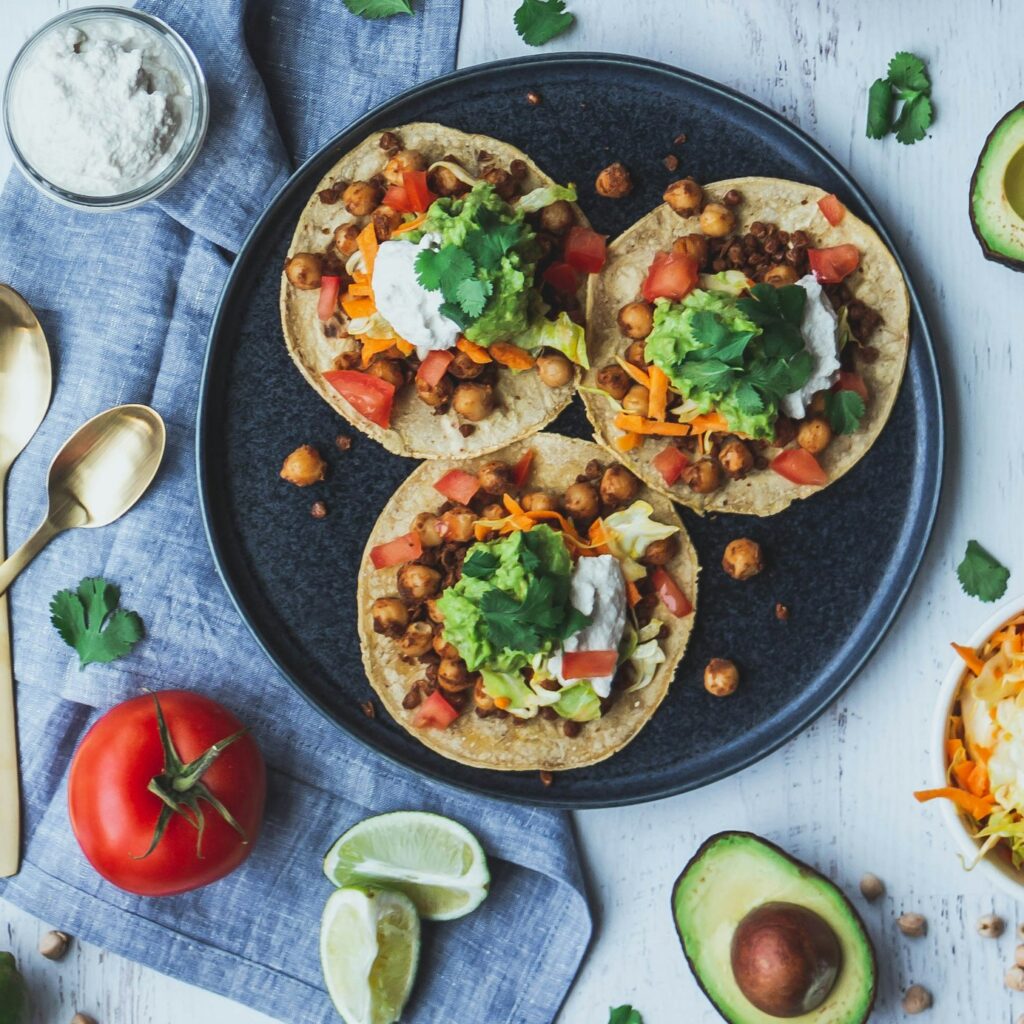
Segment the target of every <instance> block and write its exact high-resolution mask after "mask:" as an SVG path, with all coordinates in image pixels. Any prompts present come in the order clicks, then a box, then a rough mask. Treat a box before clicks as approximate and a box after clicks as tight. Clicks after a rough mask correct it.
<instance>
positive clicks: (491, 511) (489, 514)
mask: <svg viewBox="0 0 1024 1024" xmlns="http://www.w3.org/2000/svg"><path fill="white" fill-rule="evenodd" d="M505 515H506V512H505V506H504V505H502V504H500V503H498V502H497V501H493V502H491V504H490V505H484V508H483V511H482V512H481V513H480V518H481V519H492V520H493V519H504V518H505Z"/></svg>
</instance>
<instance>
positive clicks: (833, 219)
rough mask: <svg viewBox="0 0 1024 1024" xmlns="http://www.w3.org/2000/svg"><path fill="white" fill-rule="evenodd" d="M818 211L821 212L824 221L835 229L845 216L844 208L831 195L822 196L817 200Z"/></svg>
mask: <svg viewBox="0 0 1024 1024" xmlns="http://www.w3.org/2000/svg"><path fill="white" fill-rule="evenodd" d="M818 209H819V210H821V212H822V215H823V216H824V218H825V220H827V221H828V222H829V224H831V225H832V227H835V226H836V225H837V224H839V223H840V222H841V221H842V219H843V218H844V217H845V216H846V207H845V206H843V204H842V203H841V202H839V200H838V199H837V198H836V196H835V195H834V194H833V195H827V196H822V197H821V199H819V200H818Z"/></svg>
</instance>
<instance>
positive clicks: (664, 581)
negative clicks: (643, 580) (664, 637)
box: [651, 569, 693, 619]
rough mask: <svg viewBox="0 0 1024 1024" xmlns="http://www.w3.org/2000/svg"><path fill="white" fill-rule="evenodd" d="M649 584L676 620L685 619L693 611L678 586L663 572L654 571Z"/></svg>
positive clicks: (660, 570)
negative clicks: (652, 585) (651, 584)
mask: <svg viewBox="0 0 1024 1024" xmlns="http://www.w3.org/2000/svg"><path fill="white" fill-rule="evenodd" d="M651 582H652V583H653V584H654V589H655V590H656V591H657V592H658V597H659V598H660V599H661V603H662V604H663V605H664V606H665V607H666V608H667V609H668V610H669V611H670V612H671V613H672V614H673V615H674V616H675V617H676V618H677V619H682V618H685V617H686V616H687V615H689V614H690V612H692V611H693V605H692V604H691V603H690V599H689V598H688V597H687V596H686V595H685V594H684V593H683V592H682V591H681V590H680V589H679V584H678V583H676V581H675V580H674V579H672V577H671V576H669V574H668V573H667V572H666V571H665V570H664V569H655V570H654V572H653V573H651Z"/></svg>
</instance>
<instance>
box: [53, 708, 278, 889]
mask: <svg viewBox="0 0 1024 1024" xmlns="http://www.w3.org/2000/svg"><path fill="white" fill-rule="evenodd" d="M159 700H160V710H161V711H162V713H163V717H164V720H165V722H166V723H167V733H166V741H167V742H168V743H169V744H170V745H171V746H172V747H173V750H174V751H176V752H177V754H178V756H179V757H180V758H181V760H182V761H184V762H185V764H186V765H187V764H188V763H189V762H190V761H194V760H195V759H196V758H198V757H201V756H202V755H203V754H205V753H206V752H207V751H208V750H209V749H210V748H211V747H212V746H213V745H214V744H215V743H220V742H222V741H223V740H226V739H229V738H230V737H233V736H235V735H236V734H237V733H238V732H240V731H241V730H242V728H243V726H242V724H241V723H240V722H239V721H238V719H237V718H235V716H234V715H233V714H232V713H231V712H230V711H228V709H227V708H225V707H222V706H221V705H220V704H218V703H216V702H215V701H212V700H210V699H209V698H208V697H203V696H201V695H200V694H198V693H189V692H187V691H185V690H164V691H163V692H161V693H160V694H159ZM171 763H172V761H171V759H169V758H168V757H167V751H166V749H165V746H164V741H163V740H162V739H161V733H160V727H159V723H158V719H157V705H156V699H154V697H153V696H152V695H150V694H146V695H144V696H141V697H134V698H132V699H131V700H128V701H125V702H124V703H123V704H118V705H117V706H116V707H114V708H112V709H111V710H110V711H108V712H107V713H106V714H105V715H103V717H102V718H100V719H99V720H98V721H97V722H96V723H95V724H94V725H93V726H92V728H91V729H89V731H88V732H87V733H86V734H85V739H83V740H82V742H81V744H80V746H79V748H78V750H76V751H75V756H74V757H73V758H72V760H71V773H70V775H69V776H68V811H69V812H70V815H71V828H72V829H73V831H74V833H75V838H76V839H77V840H78V845H79V846H81V848H82V852H83V853H84V854H85V856H86V857H87V858H88V860H89V863H90V864H92V866H93V867H94V868H95V869H96V870H97V871H98V872H99V873H100V874H101V875H102V876H103V877H104V878H105V879H107V881H108V882H112V883H113V884H114V885H116V886H117V887H118V888H120V889H124V890H125V891H126V892H133V893H136V894H138V895H139V896H171V895H173V894H175V893H180V892H188V891H190V890H192V889H198V888H199V887H200V886H203V885H209V884H210V882H215V881H217V879H218V878H223V877H224V876H225V875H227V874H229V873H230V872H232V871H234V870H235V868H237V867H238V866H239V864H241V863H242V862H243V861H244V860H245V859H246V857H248V856H249V854H250V853H251V852H252V848H253V844H254V843H255V841H256V838H257V837H258V836H259V832H260V824H261V822H262V820H263V803H264V798H265V796H266V788H267V786H266V768H265V767H264V764H263V757H262V755H261V754H260V750H259V747H257V746H256V741H255V740H254V739H253V738H252V736H251V735H250V734H249V733H248V732H245V733H243V735H241V736H240V737H239V738H238V739H235V740H233V741H232V742H231V743H230V744H229V745H228V746H226V747H225V748H224V749H223V750H222V751H221V753H220V754H218V755H217V756H216V757H215V758H214V760H213V762H212V764H211V765H210V766H209V767H208V768H207V769H206V771H205V772H203V774H202V777H201V780H200V781H201V783H202V785H203V786H205V787H206V788H207V789H208V790H209V792H210V793H212V794H213V796H214V797H216V798H217V799H218V800H219V801H220V802H221V803H222V804H223V805H224V806H225V807H226V808H227V810H228V812H229V814H230V815H231V816H232V817H233V818H234V819H235V821H236V822H237V823H238V826H239V828H240V829H241V831H242V833H243V835H244V838H243V835H240V834H239V833H238V831H236V830H235V828H234V827H233V826H232V825H231V824H229V822H228V820H227V819H226V818H224V817H223V816H222V815H221V814H220V813H219V812H218V811H217V810H216V808H214V807H213V806H212V805H211V804H210V803H208V802H207V801H205V800H203V799H200V800H199V803H198V806H199V810H200V811H201V813H202V816H203V820H204V822H205V828H204V831H203V838H202V846H201V848H197V840H198V838H199V832H198V830H197V828H196V826H195V824H194V823H193V821H194V819H193V818H192V817H191V816H192V811H191V810H190V804H192V803H193V802H194V800H195V797H197V796H199V794H198V793H197V792H196V790H195V789H194V788H193V789H192V790H187V789H186V790H184V791H182V790H178V789H176V788H175V787H173V786H170V785H169V784H167V783H166V782H165V781H164V778H165V776H166V774H167V773H168V772H169V771H170V766H171ZM154 781H155V782H156V783H157V784H158V785H161V786H163V788H164V789H165V791H166V792H167V793H168V796H169V797H170V798H171V799H177V800H178V801H179V803H180V804H181V806H182V807H183V808H184V811H185V813H186V814H188V815H189V817H188V818H186V817H185V816H184V815H183V814H178V813H174V812H172V811H171V810H170V809H169V808H168V807H167V805H166V804H165V803H164V802H163V801H162V800H161V799H160V797H158V796H157V795H156V794H155V793H151V792H150V791H149V790H148V789H147V787H148V786H149V785H150V783H151V782H154ZM164 816H166V818H167V820H166V823H165V826H166V827H165V828H164V829H163V832H162V834H161V835H160V838H159V841H158V842H157V843H156V845H155V846H154V847H153V849H152V851H151V852H149V853H147V851H148V850H149V849H150V846H151V845H152V844H153V840H154V838H155V837H156V835H157V831H158V827H159V822H160V819H161V818H162V817H164Z"/></svg>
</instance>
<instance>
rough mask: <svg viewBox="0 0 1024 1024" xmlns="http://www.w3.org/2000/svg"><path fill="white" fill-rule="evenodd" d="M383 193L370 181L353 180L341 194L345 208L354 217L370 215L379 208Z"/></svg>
mask: <svg viewBox="0 0 1024 1024" xmlns="http://www.w3.org/2000/svg"><path fill="white" fill-rule="evenodd" d="M382 194H383V193H382V192H381V190H380V189H379V188H377V186H376V185H371V184H370V183H369V182H368V181H353V182H352V184H351V185H349V186H348V187H347V188H346V189H345V191H344V192H342V194H341V201H342V202H343V203H344V204H345V209H346V210H348V212H349V213H351V214H352V216H353V217H369V216H370V214H371V213H373V211H374V210H375V209H376V208H377V204H378V203H379V202H380V197H381V195H382Z"/></svg>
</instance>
